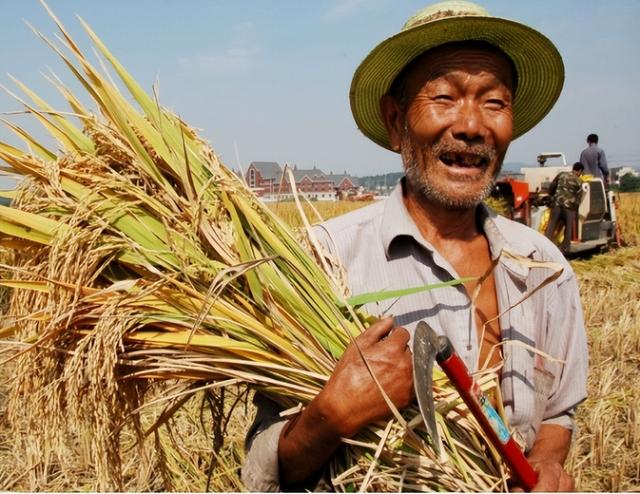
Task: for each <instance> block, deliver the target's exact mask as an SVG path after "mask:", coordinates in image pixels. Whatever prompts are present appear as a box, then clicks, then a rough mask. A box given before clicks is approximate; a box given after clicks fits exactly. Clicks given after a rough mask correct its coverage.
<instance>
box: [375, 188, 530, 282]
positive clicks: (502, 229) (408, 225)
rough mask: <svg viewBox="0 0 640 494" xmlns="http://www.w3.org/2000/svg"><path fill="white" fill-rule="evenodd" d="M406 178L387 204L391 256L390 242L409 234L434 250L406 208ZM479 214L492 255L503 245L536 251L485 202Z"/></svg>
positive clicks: (385, 234)
mask: <svg viewBox="0 0 640 494" xmlns="http://www.w3.org/2000/svg"><path fill="white" fill-rule="evenodd" d="M404 180H405V179H404V178H403V179H402V180H401V181H400V182H399V183H398V185H396V187H395V188H394V189H393V191H392V192H391V194H390V195H389V198H388V199H387V200H386V202H385V206H384V212H383V216H382V225H381V233H382V242H383V247H384V252H385V254H386V256H387V258H389V247H390V246H391V243H392V242H393V241H394V240H395V239H396V238H398V237H400V236H409V237H411V238H413V239H414V240H415V241H416V242H418V243H419V244H420V245H422V246H423V247H424V248H426V249H427V250H429V251H431V252H433V250H434V248H433V246H432V245H431V244H429V243H427V242H426V241H425V240H424V238H423V237H422V234H421V233H420V230H419V229H418V226H417V225H416V224H415V222H414V221H413V218H412V217H411V215H410V214H409V211H407V207H406V206H405V204H404V198H403V196H404V193H403V186H404ZM478 215H479V220H480V224H481V225H482V227H483V230H484V232H485V235H486V236H487V240H488V241H489V248H490V250H491V258H492V259H495V258H496V257H498V256H499V255H500V252H501V251H502V250H503V249H505V250H508V251H510V252H513V253H515V254H519V255H521V256H523V257H531V256H532V255H533V254H534V253H535V252H536V248H535V246H534V245H533V244H532V243H531V242H526V241H524V239H522V238H521V236H519V235H518V232H517V230H516V229H515V228H510V227H509V223H508V222H507V221H506V219H504V218H499V217H498V215H497V214H496V213H495V212H494V211H492V210H491V209H489V208H488V207H487V206H486V205H485V204H484V203H481V204H479V205H478ZM500 262H501V263H502V264H503V265H504V266H505V267H506V268H507V269H508V270H509V271H511V272H513V273H514V274H516V275H517V276H519V277H526V276H527V274H528V272H529V269H528V268H526V267H525V266H522V265H521V264H520V263H518V262H515V261H513V260H509V259H504V258H503V259H501V260H500Z"/></svg>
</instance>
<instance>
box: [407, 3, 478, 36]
mask: <svg viewBox="0 0 640 494" xmlns="http://www.w3.org/2000/svg"><path fill="white" fill-rule="evenodd" d="M471 15H477V16H486V17H488V16H489V12H488V11H487V10H486V9H485V8H483V7H481V6H480V5H477V4H475V3H473V2H467V1H465V0H447V1H445V2H438V3H434V4H432V5H428V6H427V7H425V8H424V9H422V10H421V11H419V12H417V13H416V14H414V15H413V16H412V17H410V18H409V20H408V21H407V22H405V24H404V26H402V30H403V31H406V30H408V29H411V28H414V27H416V26H420V25H422V24H426V23H428V22H433V21H436V20H439V19H444V18H447V17H463V16H471Z"/></svg>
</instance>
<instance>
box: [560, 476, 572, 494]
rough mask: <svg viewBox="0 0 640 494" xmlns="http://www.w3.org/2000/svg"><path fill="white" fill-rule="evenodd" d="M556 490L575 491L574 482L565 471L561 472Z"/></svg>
mask: <svg viewBox="0 0 640 494" xmlns="http://www.w3.org/2000/svg"><path fill="white" fill-rule="evenodd" d="M558 491H560V492H575V491H576V483H575V481H574V479H573V477H572V476H571V475H569V474H568V473H566V472H563V474H562V476H561V477H560V483H559V486H558Z"/></svg>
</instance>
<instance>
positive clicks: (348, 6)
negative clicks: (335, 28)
mask: <svg viewBox="0 0 640 494" xmlns="http://www.w3.org/2000/svg"><path fill="white" fill-rule="evenodd" d="M366 2H367V0H338V1H337V2H336V4H335V5H334V6H333V7H331V9H330V10H329V16H330V17H337V18H342V17H347V16H349V15H351V14H353V13H354V12H355V11H356V10H358V9H359V8H360V7H361V6H363V5H364V4H365V3H366Z"/></svg>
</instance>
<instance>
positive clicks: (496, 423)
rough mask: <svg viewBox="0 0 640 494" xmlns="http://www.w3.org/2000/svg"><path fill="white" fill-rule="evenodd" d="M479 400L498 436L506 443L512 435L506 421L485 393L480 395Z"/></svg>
mask: <svg viewBox="0 0 640 494" xmlns="http://www.w3.org/2000/svg"><path fill="white" fill-rule="evenodd" d="M479 401H480V406H481V407H482V411H483V412H484V415H485V417H487V419H489V423H490V424H491V427H492V428H493V430H494V431H495V433H496V435H497V436H498V439H499V440H500V442H501V443H502V444H506V443H507V441H509V438H510V437H511V436H510V434H509V429H507V426H506V425H504V422H503V421H502V419H501V418H500V415H498V412H496V409H495V408H493V407H492V406H491V403H489V399H488V398H487V396H486V395H485V394H484V393H483V394H481V395H480V400H479Z"/></svg>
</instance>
